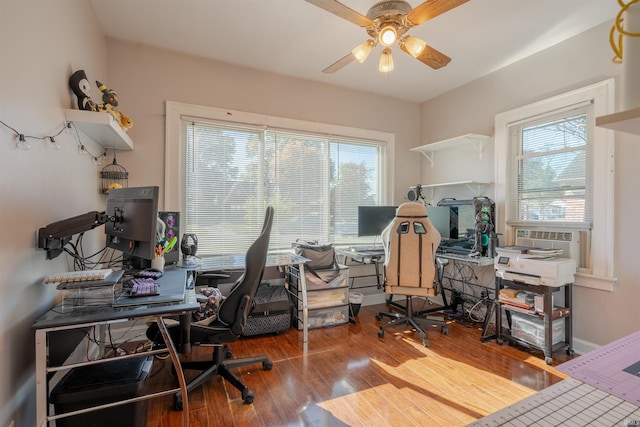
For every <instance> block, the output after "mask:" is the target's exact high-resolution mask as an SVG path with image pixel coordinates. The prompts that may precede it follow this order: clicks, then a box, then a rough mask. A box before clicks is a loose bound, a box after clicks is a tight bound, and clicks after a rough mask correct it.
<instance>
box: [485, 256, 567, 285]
mask: <svg viewBox="0 0 640 427" xmlns="http://www.w3.org/2000/svg"><path fill="white" fill-rule="evenodd" d="M494 265H495V269H496V276H498V277H500V278H501V279H503V280H511V281H514V282H521V283H526V284H528V285H542V286H553V287H559V286H564V285H566V284H568V283H573V282H574V275H575V273H576V268H577V265H576V261H575V260H573V259H569V258H559V257H536V256H531V255H528V254H518V253H505V252H500V251H499V250H498V255H497V256H496V257H495V259H494Z"/></svg>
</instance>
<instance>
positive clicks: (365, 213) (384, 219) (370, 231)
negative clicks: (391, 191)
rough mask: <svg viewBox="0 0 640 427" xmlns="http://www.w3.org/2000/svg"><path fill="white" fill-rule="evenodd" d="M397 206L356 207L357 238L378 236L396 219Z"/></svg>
mask: <svg viewBox="0 0 640 427" xmlns="http://www.w3.org/2000/svg"><path fill="white" fill-rule="evenodd" d="M397 208H398V207H397V206H358V236H359V237H365V236H379V235H380V234H381V233H382V230H384V229H385V227H386V226H387V225H389V223H390V222H391V221H392V220H393V219H394V218H395V217H396V210H397Z"/></svg>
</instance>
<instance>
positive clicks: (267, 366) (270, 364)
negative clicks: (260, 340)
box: [262, 360, 273, 371]
mask: <svg viewBox="0 0 640 427" xmlns="http://www.w3.org/2000/svg"><path fill="white" fill-rule="evenodd" d="M272 368H273V362H272V361H270V360H269V361H266V362H262V369H264V370H265V371H270V370H271V369H272Z"/></svg>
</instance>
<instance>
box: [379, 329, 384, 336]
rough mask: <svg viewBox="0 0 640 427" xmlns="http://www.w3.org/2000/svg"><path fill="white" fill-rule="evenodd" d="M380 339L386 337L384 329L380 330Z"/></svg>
mask: <svg viewBox="0 0 640 427" xmlns="http://www.w3.org/2000/svg"><path fill="white" fill-rule="evenodd" d="M378 337H380V338H383V337H384V329H382V328H380V329H378Z"/></svg>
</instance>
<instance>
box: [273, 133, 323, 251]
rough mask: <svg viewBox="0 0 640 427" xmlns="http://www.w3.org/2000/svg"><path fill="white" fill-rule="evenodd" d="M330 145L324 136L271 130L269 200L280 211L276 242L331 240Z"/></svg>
mask: <svg viewBox="0 0 640 427" xmlns="http://www.w3.org/2000/svg"><path fill="white" fill-rule="evenodd" d="M327 146H328V143H327V139H326V137H322V136H320V137H318V136H312V135H303V134H295V133H288V132H283V131H279V132H268V136H267V144H266V147H267V148H266V150H265V157H266V158H265V161H266V165H267V171H268V173H267V175H266V178H267V198H268V202H267V203H269V204H271V205H273V206H274V208H275V212H276V216H275V224H274V228H273V231H272V236H271V244H272V246H274V247H287V246H288V247H291V242H294V241H295V240H296V239H298V238H302V239H306V240H324V241H326V240H327V236H328V234H329V203H328V202H329V200H328V191H329V189H328V180H327V176H328V175H327V169H328V166H327V164H328V156H327Z"/></svg>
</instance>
